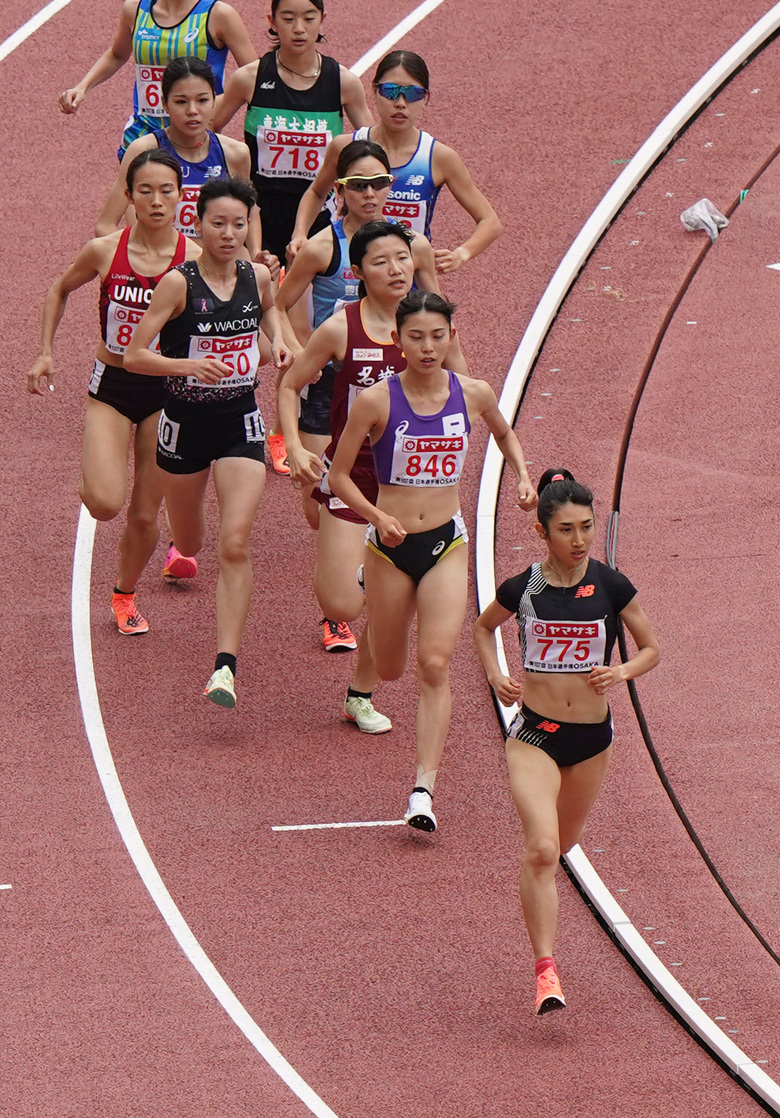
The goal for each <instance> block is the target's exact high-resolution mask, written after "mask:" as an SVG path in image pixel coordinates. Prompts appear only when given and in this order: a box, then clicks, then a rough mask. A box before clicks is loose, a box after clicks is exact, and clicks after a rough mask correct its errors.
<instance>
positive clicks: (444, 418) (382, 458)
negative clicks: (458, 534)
mask: <svg viewBox="0 0 780 1118" xmlns="http://www.w3.org/2000/svg"><path fill="white" fill-rule="evenodd" d="M447 373H448V376H449V396H448V397H447V402H446V403H445V405H444V407H443V408H442V409H441V411H438V412H436V413H435V414H434V415H418V414H417V412H414V411H412V408H411V406H410V405H409V401H408V400H407V399H406V395H405V393H404V390H403V386H402V384H401V382H400V380H397V379H393V380H391V381H390V382H389V384H388V386H387V387H388V391H389V393H390V411H389V413H388V417H387V425H386V427H385V429H384V431H383V432H382V434H381V436H380V437H379V438H378V439H377V441H376V442H375V443H374V445H373V447H372V453H373V456H374V466H375V468H376V475H377V480H378V481H379V484H380V485H409V486H413V487H418V488H419V487H424V488H432V487H441V486H444V485H457V484H458V482H459V481H460V475H461V473H462V472H463V464H464V462H465V460H466V451H467V450H468V445H469V434H470V432H471V424H470V423H469V416H468V410H467V408H466V401H465V399H464V396H463V389H462V387H461V383H460V381H459V380H458V377H457V376H456V375H455V373H453V372H452V371H451V370H448V371H447Z"/></svg>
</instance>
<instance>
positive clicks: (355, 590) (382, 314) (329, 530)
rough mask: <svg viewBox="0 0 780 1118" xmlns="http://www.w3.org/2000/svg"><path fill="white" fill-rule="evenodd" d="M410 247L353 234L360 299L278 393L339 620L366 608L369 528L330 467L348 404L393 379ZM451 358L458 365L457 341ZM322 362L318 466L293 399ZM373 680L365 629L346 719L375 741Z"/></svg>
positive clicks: (372, 489)
mask: <svg viewBox="0 0 780 1118" xmlns="http://www.w3.org/2000/svg"><path fill="white" fill-rule="evenodd" d="M411 239H412V238H411V235H410V234H409V232H408V231H407V230H406V229H405V228H404V227H403V226H402V225H397V224H392V223H390V222H386V221H372V222H369V223H368V224H366V225H363V226H362V227H361V228H360V229H358V230H357V231H356V232H355V234H354V235H353V237H352V243H351V244H350V246H349V258H350V262H351V264H352V269H353V271H354V273H355V276H356V277H357V278H358V280H360V281H362V285H363V289H362V290H361V295H362V296H363V297H362V298H361V299H360V301H359V302H357V303H351V304H349V305H348V306H347V307H345V308H344V310H341V311H339V312H338V313H337V314H334V315H332V316H331V317H330V318H328V319H326V320H325V322H323V324H322V325H321V326H320V327H318V329H317V330H315V332H314V333H313V334H312V336H311V339H310V341H309V344H308V345H307V346H306V349H305V350H304V352H303V353H302V354H301V355H300V356H299V357H297V358H296V360H295V363H294V365H293V367H292V369H290V371H289V372H288V373H287V374H286V375H285V377H284V379H283V381H282V384H281V387H280V390H279V415H280V417H281V420H282V425H283V430H284V433H285V436H286V438H287V440H288V444H287V445H288V448H289V453H290V469H291V470H292V476H293V481H294V483H295V484H296V485H312V484H314V483H315V482H317V481H319V488H317V489H315V491H314V497H315V499H316V500H317V501H318V503H319V505H320V516H319V528H318V532H317V564H316V567H315V572H314V590H315V593H316V594H317V598H318V600H319V603H320V606H321V607H322V611H323V613H324V615H325V617H326V618H335V619H336V620H337V621H347V622H350V621H353V620H354V619H355V618H356V617H357V616H358V615H359V614H360V613H361V612H362V610H363V606H364V604H365V599H364V597H363V593H362V591H361V588H360V585H359V583H358V581H357V578H356V571H357V569H358V567H359V566H360V564H361V562H362V560H363V552H364V546H363V541H364V538H365V532H366V520H365V518H364V517H363V515H362V513H358V512H356V511H353V510H352V509H350V508H347V507H346V506H345V505H344V503H343V501H341V500H340V499H339V498H338V497H337V496H336V495H335V493H334V492H333V491H332V489H331V488H330V485H329V478H328V474H327V465H328V463H329V461H330V460H331V459H332V458H333V454H334V452H335V449H336V447H337V446H338V443H339V439H340V438H341V435H342V432H343V430H344V426H345V424H346V422H347V415H348V412H349V410H350V409H351V408H352V406H353V405H354V402H355V400H356V399H357V398H358V397H359V395H360V394H361V393H362V392H363V391H364V390H365V389H366V388H367V387H368V386H369V385H372V384H375V383H377V382H378V381H380V380H384V379H386V378H387V377H391V376H393V374H394V373H396V372H398V370H399V369H400V368H401V367H402V366H403V357H402V355H401V351H400V349H399V348H398V346H397V345H396V344H395V342H394V340H393V337H392V334H393V330H394V327H395V312H396V308H397V306H398V304H399V302H400V301H401V299H402V298H403V297H404V296H405V295H406V294H407V293H408V291H409V289H410V287H411V286H412V279H413V276H414V260H413V257H412V249H411ZM453 351H454V356H455V359H456V360H457V359H458V358H459V350H458V349H457V343H454V345H453ZM460 361H461V362H462V358H460ZM329 363H332V364H333V365H334V367H335V369H336V370H337V372H336V375H335V379H334V386H333V402H332V408H331V422H330V432H331V442H330V444H329V446H328V449H327V451H326V453H325V455H324V456H323V458H320V457H318V456H317V455H316V454H314V453H312V452H311V451H309V450H306V449H305V448H304V446H303V445H302V442H301V438H300V434H299V432H298V425H297V412H298V394H299V392H300V391H301V390H302V389H303V388H304V387H305V386H306V385H307V384H311V383H312V382H314V381H316V380H317V378H318V377H319V375H320V369H323V368H325V366H326V365H328V364H329ZM356 458H357V461H356V463H355V468H354V470H353V476H354V477H355V479H356V483H357V484H358V485H359V486H360V487H361V489H362V490H363V491H364V492H366V493H367V494H368V495H369V496H370V497H372V498H373V497H374V496H375V494H376V475H375V473H374V465H373V462H372V461H371V454H370V452H369V451H368V448H367V447H366V448H364V449H363V451H362V452H361V453H360V454H359V455H358V454H356ZM323 475H324V476H323ZM377 679H378V676H377V673H376V671H375V669H374V664H373V661H372V658H371V649H370V644H369V639H368V629H367V627H366V628H364V629H363V633H362V634H361V637H360V640H359V642H358V658H357V665H356V667H355V674H354V676H353V679H352V684H351V686H350V687H349V689H348V691H347V699H346V703H345V707H344V712H345V714H346V716H347V718H348V719H349V720H350V721H352V722H355V723H356V724H357V726H358V729H360V730H363V731H364V732H365V733H370V734H382V733H385V732H386V731H387V730H389V729H391V722H390V719H389V718H386V717H385V716H384V715H383V714H380V713H379V712H378V711H376V710H375V709H374V707H373V705H372V704H371V693H372V691H373V688H374V684H375V683H376V682H377Z"/></svg>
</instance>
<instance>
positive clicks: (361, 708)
mask: <svg viewBox="0 0 780 1118" xmlns="http://www.w3.org/2000/svg"><path fill="white" fill-rule="evenodd" d="M344 715H345V717H346V718H347V719H348V720H349V721H350V722H354V723H355V725H356V726H357V728H358V730H362V731H363V733H364V734H386V733H387V731H388V730H392V728H393V723H392V722H391V721H390V719H389V718H386V717H385V715H384V714H380V713H379V711H378V710H375V709H374V704H373V703H372V702H371V700H370V699H366V698H365V697H364V696H362V695H347V698H346V700H345V702H344Z"/></svg>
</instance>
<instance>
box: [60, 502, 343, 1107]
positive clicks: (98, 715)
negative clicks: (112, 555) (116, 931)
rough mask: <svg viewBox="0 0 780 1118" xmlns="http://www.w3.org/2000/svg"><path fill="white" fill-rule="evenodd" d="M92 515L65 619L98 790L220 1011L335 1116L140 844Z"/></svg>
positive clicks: (290, 1081)
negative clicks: (105, 700) (120, 739)
mask: <svg viewBox="0 0 780 1118" xmlns="http://www.w3.org/2000/svg"><path fill="white" fill-rule="evenodd" d="M96 525H97V521H96V520H93V519H92V517H91V516H90V515H89V513H88V512H87V510H86V509H85V508H84V506H83V505H82V506H81V512H80V514H79V524H78V531H77V532H76V549H75V553H74V556H73V587H72V593H71V624H72V627H73V659H74V662H75V666H76V682H77V684H78V691H79V701H80V703H81V713H82V717H83V719H84V728H85V730H86V732H87V738H88V739H89V744H90V747H91V749H92V756H93V758H94V761H95V768H96V769H97V771H98V775H99V777H100V781H101V783H102V785H103V792H104V794H105V797H106V801H107V802H108V806H109V807H110V809H111V814H112V815H113V817H114V822H115V823H116V825H117V828H118V829H119V833H120V835H121V836H122V841H123V842H124V844H125V846H126V847H127V851H128V853H129V854H130V857H131V858H132V859H133V862H134V864H135V868H136V869H137V870H138V873H139V875H140V877H141V880H142V881H143V883H144V885H145V886H146V888H147V890H148V891H149V895H150V896H151V898H152V900H153V901H154V903H155V904H156V905H157V908H158V909H159V910H160V913H161V914H162V917H163V919H164V920H165V922H166V924H167V925H168V927H169V928H170V929H171V932H172V933H173V935H174V937H175V939H176V941H177V943H178V944H179V946H180V947H181V949H182V951H183V952H184V954H185V955H186V956H187V958H188V959H189V961H190V962H191V963H192V965H193V967H194V968H195V970H196V971H197V972H198V974H199V975H200V976H201V978H202V979H203V981H204V982H205V983H206V985H207V986H208V988H209V989H210V990H211V992H212V994H213V995H214V997H215V998H216V999H217V1001H218V1002H219V1004H220V1005H221V1006H222V1008H223V1009H224V1010H225V1012H226V1013H227V1014H228V1015H229V1016H230V1017H231V1018H232V1019H233V1021H234V1022H235V1023H236V1025H238V1027H239V1029H240V1030H241V1032H242V1033H243V1034H244V1036H245V1037H246V1038H247V1040H248V1041H249V1043H250V1044H251V1045H252V1046H253V1047H254V1048H255V1049H256V1050H257V1052H259V1054H260V1055H261V1056H262V1057H263V1059H264V1060H266V1061H267V1063H268V1064H269V1065H270V1067H271V1068H272V1069H273V1070H274V1071H275V1072H276V1074H277V1075H278V1076H279V1078H280V1079H282V1080H283V1082H284V1083H286V1084H287V1086H288V1087H289V1088H290V1090H291V1091H293V1092H294V1093H295V1094H296V1095H297V1096H298V1098H299V1099H300V1100H301V1102H302V1103H304V1105H305V1106H307V1107H308V1108H309V1110H310V1111H311V1113H312V1114H315V1115H317V1118H337V1116H336V1114H335V1113H334V1111H332V1110H331V1109H330V1107H329V1106H327V1105H326V1103H324V1102H323V1101H322V1099H321V1098H320V1097H319V1095H318V1094H316V1092H315V1091H313V1090H312V1088H311V1087H310V1086H309V1085H308V1083H306V1082H305V1081H304V1080H303V1079H302V1078H301V1076H300V1075H299V1074H298V1072H297V1071H296V1070H295V1068H293V1067H292V1066H291V1065H290V1064H289V1063H288V1062H287V1060H285V1058H284V1056H282V1054H281V1052H279V1050H278V1048H276V1047H275V1046H274V1045H273V1044H272V1043H271V1041H270V1040H269V1039H268V1037H267V1036H266V1035H265V1033H264V1032H263V1031H262V1029H261V1028H260V1027H259V1025H258V1024H257V1023H256V1022H255V1021H254V1019H253V1018H252V1017H251V1016H250V1014H249V1013H247V1011H246V1010H245V1009H244V1007H243V1005H242V1004H241V1002H240V1001H239V1000H238V998H237V997H236V995H235V994H234V993H233V991H232V990H231V989H230V987H229V986H228V984H227V983H226V982H225V980H224V978H223V977H222V975H221V974H220V973H219V971H218V970H217V968H216V967H215V966H214V964H213V963H212V961H211V959H209V957H208V955H207V954H206V952H205V951H204V950H203V948H202V947H201V946H200V944H199V943H198V941H197V939H196V938H195V936H194V935H193V934H192V931H191V930H190V927H189V925H188V924H187V922H186V920H185V919H184V917H183V916H182V914H181V912H180V911H179V909H178V908H177V907H176V904H175V903H174V900H173V898H172V897H171V895H170V893H169V892H168V890H167V889H166V887H165V884H164V882H163V880H162V878H161V877H160V874H159V873H158V872H157V867H156V866H155V864H154V862H153V861H152V859H151V856H150V854H149V851H148V850H147V849H146V846H145V845H144V841H143V839H142V838H141V833H140V831H139V830H138V827H137V826H136V823H135V820H134V819H133V815H132V812H131V811H130V806H129V804H128V802H127V800H126V798H125V794H124V791H123V789H122V785H121V783H120V780H119V776H118V774H117V771H116V767H115V765H114V758H113V756H112V754H111V747H110V746H109V744H108V738H107V737H106V730H105V726H104V724H103V715H102V712H101V710H100V699H99V698H98V692H97V682H96V680H95V668H94V663H93V660H92V634H91V631H90V608H89V590H90V581H91V576H92V551H93V547H94V542H95V527H96Z"/></svg>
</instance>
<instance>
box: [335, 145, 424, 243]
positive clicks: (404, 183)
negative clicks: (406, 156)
mask: <svg viewBox="0 0 780 1118" xmlns="http://www.w3.org/2000/svg"><path fill="white" fill-rule="evenodd" d="M370 133H371V129H370V128H358V129H357V130H356V131H355V132H353V134H352V137H353V139H355V140H369V139H370V138H371V135H370ZM435 143H436V140H434V138H433V136H431V135H430V134H429V133H428V132H421V133H420V140H419V143H418V144H417V150H416V151H415V153H414V155H413V156H412V158H411V159H410V160H409V162H408V163H405V164H404V165H403V166H402V167H391V168H390V172H391V174H392V176H393V179H394V180H395V181H394V182H393V185H392V187H391V188H390V193H389V194H388V196H387V201H386V202H385V205H384V209H383V211H382V213H383V215H384V217H385V219H386V220H387V221H398V222H400V223H401V225H406V226H407V227H408V228H409V229H413V230H414V232H415V233H422V234H423V236H424V237H427V238H428V240H430V239H431V221H432V220H433V211H434V207H435V206H436V199H437V198H438V197H439V191H440V190H441V186H437V185H436V183H435V182H434V181H433V147H434V144H435Z"/></svg>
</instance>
